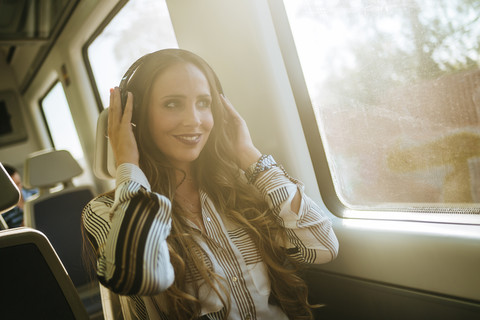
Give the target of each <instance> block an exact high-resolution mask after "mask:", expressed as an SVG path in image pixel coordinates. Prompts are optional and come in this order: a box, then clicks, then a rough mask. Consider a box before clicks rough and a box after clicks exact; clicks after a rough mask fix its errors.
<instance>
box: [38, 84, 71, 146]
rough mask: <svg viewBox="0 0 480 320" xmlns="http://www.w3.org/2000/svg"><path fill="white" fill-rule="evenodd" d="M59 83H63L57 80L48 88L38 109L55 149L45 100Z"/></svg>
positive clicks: (41, 98) (39, 102)
mask: <svg viewBox="0 0 480 320" xmlns="http://www.w3.org/2000/svg"><path fill="white" fill-rule="evenodd" d="M58 83H61V81H60V80H59V79H58V78H56V79H55V80H54V81H53V83H52V84H51V85H50V86H49V87H48V89H47V90H46V91H45V93H44V94H43V95H42V96H41V97H40V99H38V107H39V109H40V114H41V115H42V119H43V124H44V125H45V129H46V130H47V133H48V138H49V139H50V144H51V146H52V148H53V149H56V147H55V142H54V141H53V137H52V132H51V130H50V126H49V125H48V121H47V117H46V116H45V111H44V110H43V100H45V98H46V97H47V96H48V94H49V93H50V92H52V90H53V88H55V86H56V85H57V84H58ZM64 91H65V90H64ZM75 130H76V129H75Z"/></svg>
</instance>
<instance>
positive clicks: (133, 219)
mask: <svg viewBox="0 0 480 320" xmlns="http://www.w3.org/2000/svg"><path fill="white" fill-rule="evenodd" d="M82 218H83V224H84V226H85V229H86V231H87V235H88V238H89V240H90V242H91V244H92V245H93V247H94V248H95V250H96V252H97V276H98V279H99V281H100V282H101V283H102V284H103V285H104V286H106V287H107V288H109V289H110V290H112V291H113V292H115V293H117V294H121V295H155V294H157V293H159V292H162V291H164V290H166V289H167V288H168V287H169V286H170V285H171V284H172V283H173V280H174V271H173V266H172V265H171V263H170V256H169V253H168V246H167V242H166V238H167V236H168V235H169V234H170V228H171V203H170V201H169V199H167V198H166V197H164V196H162V195H159V194H157V193H154V192H150V185H149V183H148V180H147V179H146V177H145V175H144V174H143V172H142V171H141V170H140V168H138V167H137V166H135V165H133V164H122V165H120V166H119V167H118V168H117V186H116V190H115V199H114V201H112V200H111V199H109V198H108V197H106V196H100V197H98V198H96V199H94V200H92V201H91V202H90V203H89V204H88V205H87V206H86V207H85V208H84V210H83V215H82Z"/></svg>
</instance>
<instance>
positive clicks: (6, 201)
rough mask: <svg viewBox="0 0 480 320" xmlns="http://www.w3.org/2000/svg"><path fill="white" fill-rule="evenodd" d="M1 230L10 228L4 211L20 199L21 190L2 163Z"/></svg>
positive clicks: (0, 165) (0, 176) (0, 175)
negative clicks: (4, 216) (3, 215)
mask: <svg viewBox="0 0 480 320" xmlns="http://www.w3.org/2000/svg"><path fill="white" fill-rule="evenodd" d="M0 186H1V187H2V192H0V230H5V229H8V225H7V223H6V222H5V220H3V217H2V215H1V214H2V213H3V212H6V211H8V210H10V209H11V208H13V207H14V206H15V205H16V204H17V203H18V200H20V191H19V190H18V189H17V187H16V185H15V183H14V182H13V181H12V179H11V178H10V176H9V175H8V173H7V171H6V170H5V168H4V167H3V165H2V164H1V163H0Z"/></svg>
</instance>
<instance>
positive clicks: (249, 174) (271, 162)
mask: <svg viewBox="0 0 480 320" xmlns="http://www.w3.org/2000/svg"><path fill="white" fill-rule="evenodd" d="M273 167H277V163H276V162H275V159H273V157H272V156H270V155H266V154H264V155H262V156H261V157H260V158H259V159H258V160H257V161H256V162H254V163H253V164H251V165H250V166H249V167H248V168H247V169H246V170H245V177H246V178H247V183H249V184H253V183H255V181H256V180H257V178H258V177H260V176H261V175H263V173H264V172H265V171H267V170H270V169H271V168H273Z"/></svg>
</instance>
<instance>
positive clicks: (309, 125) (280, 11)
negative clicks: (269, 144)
mask: <svg viewBox="0 0 480 320" xmlns="http://www.w3.org/2000/svg"><path fill="white" fill-rule="evenodd" d="M268 4H269V7H270V12H271V15H272V21H273V25H274V28H275V32H276V35H277V40H278V44H279V48H280V52H281V54H282V57H283V61H284V65H285V69H286V72H287V75H288V78H289V82H290V86H291V89H292V93H293V96H294V100H295V103H296V108H297V110H298V114H299V117H300V122H301V124H302V128H303V133H304V135H305V140H306V142H307V147H308V150H309V153H310V158H311V160H312V164H313V169H314V172H315V177H316V179H317V184H318V188H319V190H320V194H321V197H322V200H323V202H324V204H325V206H326V207H327V208H328V210H330V212H332V213H333V214H334V215H335V216H337V217H339V218H355V219H374V220H394V221H420V222H441V223H452V224H473V225H480V205H479V204H478V203H477V204H475V203H474V204H472V205H471V206H470V205H465V206H464V207H453V206H452V207H445V206H444V204H440V205H439V206H438V207H437V206H435V205H432V204H427V205H426V206H418V207H412V206H410V207H407V206H405V207H392V208H378V209H377V208H372V209H368V210H363V209H353V208H350V207H348V206H347V205H345V204H344V203H343V202H342V201H341V200H340V197H339V196H338V195H337V192H336V190H335V185H334V181H333V179H334V178H333V175H332V172H331V170H330V166H329V164H328V160H327V156H326V152H325V148H324V144H323V142H322V138H321V135H320V130H319V126H318V123H317V120H316V116H315V113H314V110H313V105H312V101H311V99H310V95H309V93H308V89H307V84H306V80H305V76H304V73H303V69H302V66H301V63H300V58H299V56H298V53H297V48H296V46H295V41H294V37H293V33H292V30H291V28H290V23H289V20H288V16H287V12H286V9H285V5H284V3H283V1H276V0H268Z"/></svg>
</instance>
